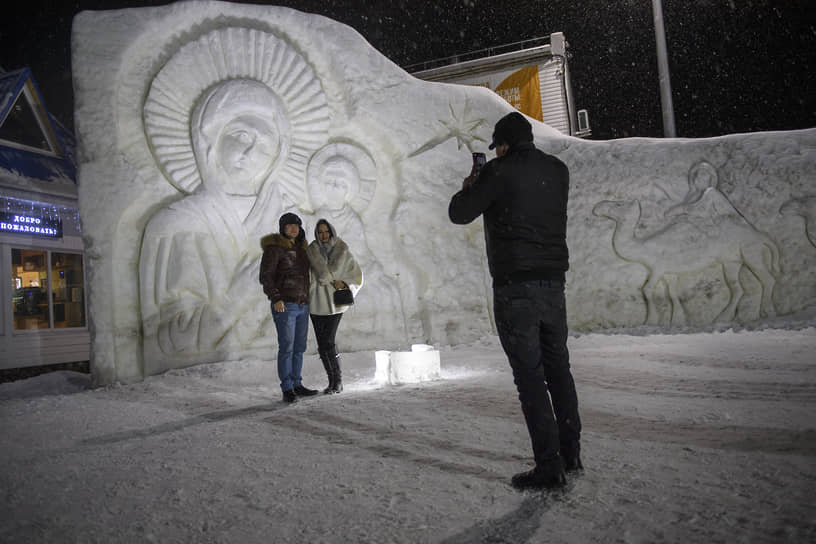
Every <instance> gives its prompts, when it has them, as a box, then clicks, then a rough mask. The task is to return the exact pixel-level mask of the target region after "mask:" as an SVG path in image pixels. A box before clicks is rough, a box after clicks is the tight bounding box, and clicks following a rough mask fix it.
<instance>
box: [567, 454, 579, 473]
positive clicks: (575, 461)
mask: <svg viewBox="0 0 816 544" xmlns="http://www.w3.org/2000/svg"><path fill="white" fill-rule="evenodd" d="M562 459H563V460H564V470H565V471H566V472H577V471H579V470H584V465H583V464H582V463H581V455H580V454H579V453H574V454H567V455H562Z"/></svg>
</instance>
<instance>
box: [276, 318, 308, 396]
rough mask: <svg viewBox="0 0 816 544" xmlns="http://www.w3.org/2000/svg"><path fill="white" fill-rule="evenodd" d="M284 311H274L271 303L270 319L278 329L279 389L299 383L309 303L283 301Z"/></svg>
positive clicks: (283, 389) (284, 389) (304, 348)
mask: <svg viewBox="0 0 816 544" xmlns="http://www.w3.org/2000/svg"><path fill="white" fill-rule="evenodd" d="M284 305H285V306H286V311H285V312H276V311H275V305H274V304H273V305H272V319H273V320H274V321H275V328H276V329H277V330H278V377H279V378H280V381H281V384H280V386H281V391H289V390H290V389H292V388H294V387H296V386H298V385H301V380H302V378H301V376H300V372H301V370H303V352H304V351H306V338H307V335H308V334H309V305H308V304H295V303H294V302H285V303H284Z"/></svg>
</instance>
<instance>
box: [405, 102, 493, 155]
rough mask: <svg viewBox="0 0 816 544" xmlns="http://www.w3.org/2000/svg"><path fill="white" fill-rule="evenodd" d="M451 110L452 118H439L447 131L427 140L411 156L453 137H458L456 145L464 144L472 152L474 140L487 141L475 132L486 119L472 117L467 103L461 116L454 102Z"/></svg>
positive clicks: (460, 146)
mask: <svg viewBox="0 0 816 544" xmlns="http://www.w3.org/2000/svg"><path fill="white" fill-rule="evenodd" d="M450 112H451V119H450V120H442V119H440V120H439V122H440V123H441V124H442V126H443V127H445V132H443V133H442V134H440V135H438V136H436V137H434V138H433V139H431V140H430V141H428V142H426V143H425V144H424V145H423V146H422V147H420V148H419V149H417V150H416V151H414V152H413V153H411V154H410V155H409V157H415V156H417V155H420V154H422V153H425V152H426V151H430V150H431V149H433V148H434V147H436V146H438V145H439V144H441V143H443V142H446V141H448V140H450V139H451V138H456V145H457V147H458V148H459V149H462V146H463V145H464V146H466V147H467V148H468V149H469V150H470V151H471V152H472V151H473V147H472V145H473V142H476V141H479V142H484V141H485V139H484V138H481V137H479V136H478V135H477V134H476V133H475V132H476V129H477V128H479V127H480V126H481V125H482V124H484V123H485V122H486V120H485V119H475V118H471V117H470V111H469V108H468V106H467V104H466V105H465V107H464V109H463V110H462V114H461V116H459V115H457V114H456V110H455V109H454V108H453V105H452V104H451V105H450Z"/></svg>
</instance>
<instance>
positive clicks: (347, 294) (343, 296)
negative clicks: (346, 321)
mask: <svg viewBox="0 0 816 544" xmlns="http://www.w3.org/2000/svg"><path fill="white" fill-rule="evenodd" d="M352 304H354V295H353V294H351V289H348V288H346V289H337V290H335V291H334V305H335V306H351V305H352Z"/></svg>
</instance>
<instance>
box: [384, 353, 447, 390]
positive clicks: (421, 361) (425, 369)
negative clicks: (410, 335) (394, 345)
mask: <svg viewBox="0 0 816 544" xmlns="http://www.w3.org/2000/svg"><path fill="white" fill-rule="evenodd" d="M374 359H375V361H376V363H377V370H376V372H375V374H374V381H376V382H377V383H381V384H385V383H387V384H391V385H398V384H403V383H418V382H424V381H428V380H435V379H437V378H439V372H440V359H439V351H438V350H435V349H433V346H429V345H426V344H414V345H412V346H411V351H385V350H380V351H377V352H375V353H374Z"/></svg>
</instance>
